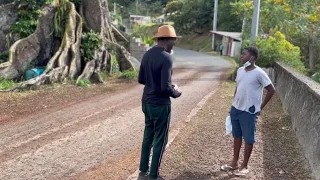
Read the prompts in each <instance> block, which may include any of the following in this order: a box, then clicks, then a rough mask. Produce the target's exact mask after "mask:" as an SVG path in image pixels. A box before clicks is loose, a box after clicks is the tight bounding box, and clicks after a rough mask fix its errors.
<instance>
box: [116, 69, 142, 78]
mask: <svg viewBox="0 0 320 180" xmlns="http://www.w3.org/2000/svg"><path fill="white" fill-rule="evenodd" d="M137 77H138V71H134V70H127V71H124V72H122V73H121V75H120V78H123V79H127V80H132V79H136V78H137Z"/></svg>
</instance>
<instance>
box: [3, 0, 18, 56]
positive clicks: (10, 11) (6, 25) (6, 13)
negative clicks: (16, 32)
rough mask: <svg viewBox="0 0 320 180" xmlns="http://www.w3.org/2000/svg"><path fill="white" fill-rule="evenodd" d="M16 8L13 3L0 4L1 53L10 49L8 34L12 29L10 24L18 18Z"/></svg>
mask: <svg viewBox="0 0 320 180" xmlns="http://www.w3.org/2000/svg"><path fill="white" fill-rule="evenodd" d="M16 9H17V8H16V7H15V5H14V4H13V3H11V4H6V5H3V6H0V53H1V52H4V51H6V50H8V48H7V47H6V35H7V34H8V33H9V31H10V26H11V25H12V24H14V23H15V22H16V20H17V12H16Z"/></svg>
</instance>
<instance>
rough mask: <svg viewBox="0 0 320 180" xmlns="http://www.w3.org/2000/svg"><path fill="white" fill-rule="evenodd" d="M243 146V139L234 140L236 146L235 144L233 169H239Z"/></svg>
mask: <svg viewBox="0 0 320 180" xmlns="http://www.w3.org/2000/svg"><path fill="white" fill-rule="evenodd" d="M241 145H242V138H234V144H233V160H232V163H231V165H230V166H231V167H234V168H235V167H238V161H239V154H240V149H241Z"/></svg>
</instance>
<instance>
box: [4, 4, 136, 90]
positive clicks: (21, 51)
mask: <svg viewBox="0 0 320 180" xmlns="http://www.w3.org/2000/svg"><path fill="white" fill-rule="evenodd" d="M66 5H67V13H66V14H67V16H66V22H67V24H66V25H65V30H64V35H63V38H62V40H61V45H60V47H59V49H58V50H57V51H56V52H55V53H54V55H53V56H52V57H50V53H51V52H52V49H53V44H54V43H53V42H54V38H53V35H52V34H53V31H54V26H53V25H54V22H53V17H54V12H55V11H54V7H52V6H49V7H46V8H45V9H44V10H45V14H44V15H43V16H42V17H41V18H40V19H39V23H38V28H37V30H36V32H35V33H34V34H32V35H30V36H29V37H27V38H26V39H22V40H20V41H18V42H16V43H15V44H14V45H13V46H12V47H11V54H10V62H9V63H6V64H0V77H6V78H10V79H15V78H18V77H20V76H21V75H22V74H23V73H24V72H25V71H26V70H27V68H28V67H29V66H30V64H31V63H32V62H33V60H34V59H37V61H38V62H39V61H48V60H46V59H49V61H48V63H47V67H46V70H45V72H44V73H43V74H42V75H41V76H39V77H36V78H34V79H31V80H29V81H25V82H22V83H21V84H20V86H19V87H17V88H15V89H25V88H32V87H34V86H39V85H41V84H47V83H54V82H66V81H68V80H77V82H79V81H81V80H88V81H91V82H92V83H102V82H103V80H102V78H101V77H100V73H101V72H102V71H106V72H107V73H109V74H110V73H111V70H112V64H111V63H112V62H111V56H110V54H109V53H108V51H107V49H106V48H107V47H108V48H110V47H111V48H112V49H114V50H115V51H116V52H117V57H118V63H119V66H120V70H121V71H124V70H128V69H133V70H134V69H135V67H134V65H133V63H132V62H131V60H130V54H129V53H128V52H127V50H126V49H125V48H124V47H122V46H121V45H119V44H117V42H116V39H115V37H114V35H113V33H112V27H111V23H112V22H111V18H110V13H109V9H108V2H107V0H82V1H81V5H80V8H79V13H80V14H79V13H78V12H77V11H76V8H75V5H74V4H73V3H72V2H68V1H67V4H66ZM83 22H84V24H85V25H86V29H85V30H90V29H92V30H94V31H95V32H98V33H99V34H100V38H101V40H102V45H101V47H100V48H99V49H98V50H97V51H96V53H95V54H96V55H95V57H94V58H93V59H92V60H91V61H89V62H87V63H86V64H81V63H82V61H81V55H80V45H81V38H82V31H83V28H82V27H83ZM82 67H84V68H82Z"/></svg>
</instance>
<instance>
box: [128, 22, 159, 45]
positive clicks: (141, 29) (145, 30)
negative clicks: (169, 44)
mask: <svg viewBox="0 0 320 180" xmlns="http://www.w3.org/2000/svg"><path fill="white" fill-rule="evenodd" d="M149 29H150V27H148V26H143V25H134V26H133V31H132V36H134V37H139V38H140V39H141V41H142V43H143V44H148V45H149V46H152V45H153V44H154V40H153V39H152V38H151V37H150V36H149V35H148V34H149Z"/></svg>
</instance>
